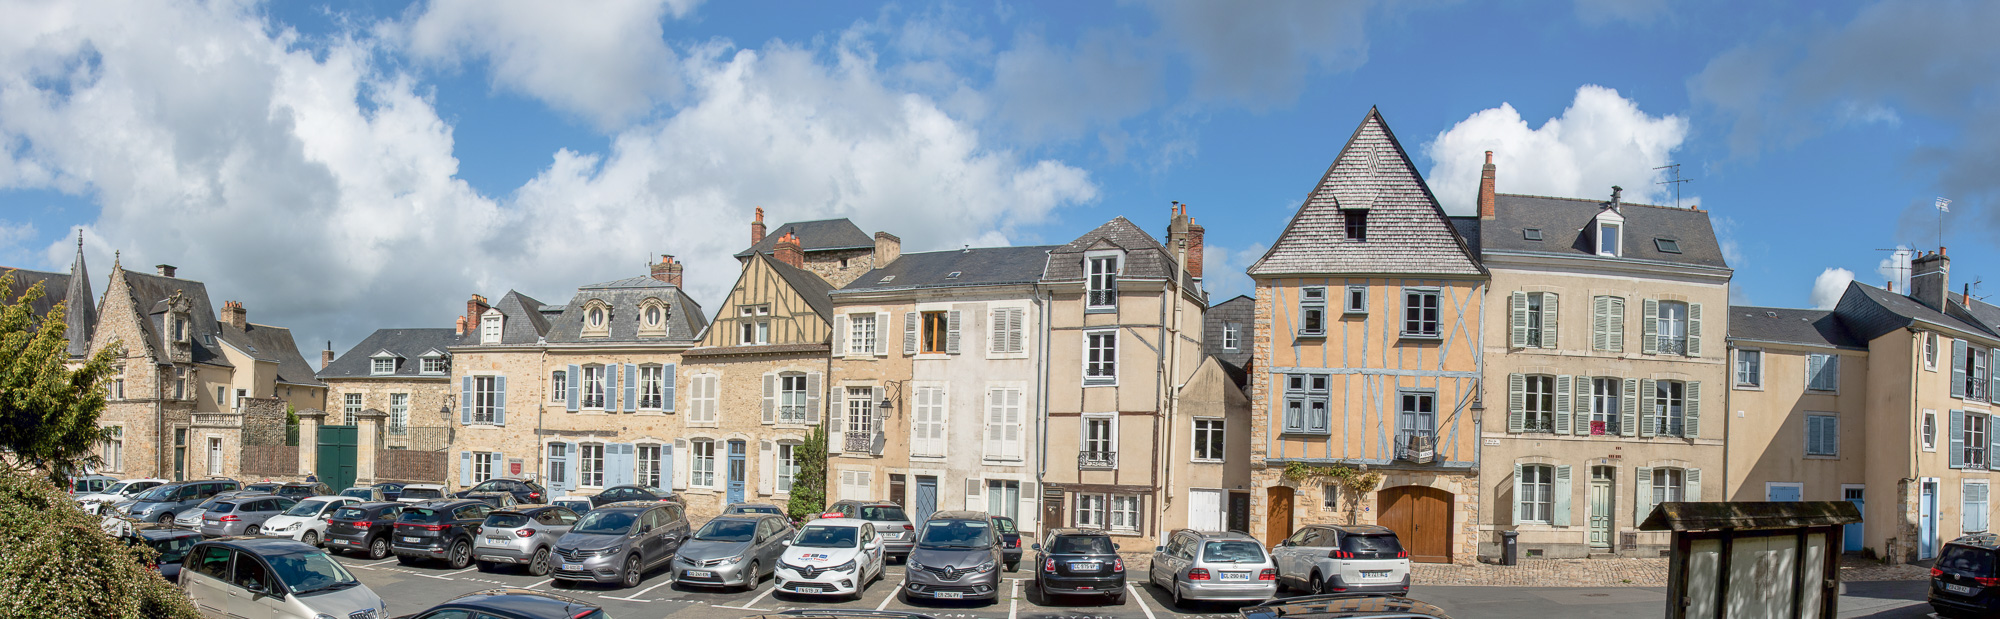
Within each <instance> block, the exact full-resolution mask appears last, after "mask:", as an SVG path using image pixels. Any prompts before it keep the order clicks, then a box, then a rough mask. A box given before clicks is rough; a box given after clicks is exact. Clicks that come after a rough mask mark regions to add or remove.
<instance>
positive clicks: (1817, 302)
mask: <svg viewBox="0 0 2000 619" xmlns="http://www.w3.org/2000/svg"><path fill="white" fill-rule="evenodd" d="M1852 281H1854V272H1853V271H1849V270H1847V269H1841V268H1829V269H1827V270H1825V271H1822V272H1820V274H1819V277H1816V278H1813V287H1812V298H1811V302H1812V305H1813V307H1814V308H1817V309H1833V306H1834V305H1835V304H1838V303H1840V295H1841V294H1842V293H1845V292H1847V284H1848V282H1852Z"/></svg>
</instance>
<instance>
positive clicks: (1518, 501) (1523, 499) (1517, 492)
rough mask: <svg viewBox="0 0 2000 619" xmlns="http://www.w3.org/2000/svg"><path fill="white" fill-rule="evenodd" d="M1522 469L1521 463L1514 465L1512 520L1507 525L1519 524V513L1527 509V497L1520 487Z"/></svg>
mask: <svg viewBox="0 0 2000 619" xmlns="http://www.w3.org/2000/svg"><path fill="white" fill-rule="evenodd" d="M1522 468H1524V467H1522V466H1521V463H1519V462H1516V463H1514V519H1513V522H1511V523H1509V524H1516V525H1518V524H1521V520H1522V518H1521V516H1522V514H1521V512H1523V511H1527V509H1528V495H1527V494H1526V492H1527V490H1526V489H1525V488H1522V487H1521V473H1522V471H1521V469H1522Z"/></svg>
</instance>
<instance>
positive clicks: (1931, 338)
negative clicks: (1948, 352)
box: [1924, 332, 1938, 372]
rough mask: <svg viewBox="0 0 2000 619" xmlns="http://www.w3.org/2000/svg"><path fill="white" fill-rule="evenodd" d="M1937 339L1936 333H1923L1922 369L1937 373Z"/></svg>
mask: <svg viewBox="0 0 2000 619" xmlns="http://www.w3.org/2000/svg"><path fill="white" fill-rule="evenodd" d="M1937 359H1938V337H1937V334H1936V333H1930V332H1925V333H1924V369H1926V370H1930V371H1933V372H1935V371H1937Z"/></svg>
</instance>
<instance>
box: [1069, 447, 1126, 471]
mask: <svg viewBox="0 0 2000 619" xmlns="http://www.w3.org/2000/svg"><path fill="white" fill-rule="evenodd" d="M1076 468H1079V469H1115V468H1118V452H1115V451H1086V452H1082V453H1079V454H1076Z"/></svg>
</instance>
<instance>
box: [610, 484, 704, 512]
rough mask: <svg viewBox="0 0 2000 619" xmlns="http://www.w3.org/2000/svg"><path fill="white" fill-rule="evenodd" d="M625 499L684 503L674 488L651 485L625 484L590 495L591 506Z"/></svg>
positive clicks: (619, 501) (621, 501) (620, 501)
mask: <svg viewBox="0 0 2000 619" xmlns="http://www.w3.org/2000/svg"><path fill="white" fill-rule="evenodd" d="M625 501H667V502H670V503H682V504H684V502H683V500H682V499H681V496H680V495H678V494H674V491H672V490H667V489H665V488H653V487H649V486H638V485H625V486H612V487H609V488H605V489H604V491H603V492H599V493H597V494H596V495H595V496H592V497H590V506H591V507H603V506H606V505H610V504H612V503H623V502H625Z"/></svg>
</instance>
